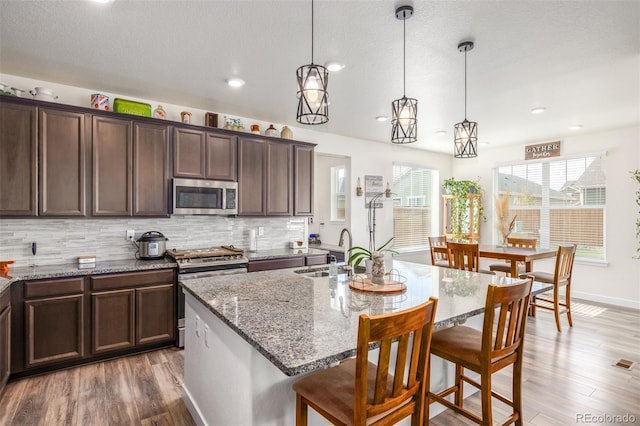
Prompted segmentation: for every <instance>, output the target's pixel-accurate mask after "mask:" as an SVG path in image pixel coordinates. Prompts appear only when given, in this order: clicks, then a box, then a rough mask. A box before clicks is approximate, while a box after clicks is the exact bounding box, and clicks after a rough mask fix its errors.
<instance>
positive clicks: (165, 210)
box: [133, 122, 169, 217]
mask: <svg viewBox="0 0 640 426" xmlns="http://www.w3.org/2000/svg"><path fill="white" fill-rule="evenodd" d="M167 132H168V130H167V127H166V126H159V125H155V124H149V123H137V122H134V123H133V215H134V216H159V217H169V202H168V198H169V176H168V165H169V139H168V133H167Z"/></svg>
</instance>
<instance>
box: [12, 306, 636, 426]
mask: <svg viewBox="0 0 640 426" xmlns="http://www.w3.org/2000/svg"><path fill="white" fill-rule="evenodd" d="M573 317H574V318H573V320H574V327H573V328H571V329H570V328H569V327H568V325H567V323H566V318H563V323H562V325H563V332H562V333H557V332H556V327H555V322H554V320H553V316H552V314H551V313H548V312H544V311H539V312H538V314H537V316H536V317H535V318H530V319H529V320H528V324H527V337H526V341H525V361H524V371H523V376H524V377H523V380H524V382H523V389H522V391H523V397H524V423H525V424H526V425H534V426H547V425H567V424H580V423H601V424H614V423H616V422H615V421H614V420H615V418H613V417H609V418H608V419H607V418H605V419H600V421H599V422H598V421H593V419H594V417H592V418H591V419H592V421H591V422H589V421H587V416H603V415H608V416H617V415H619V416H624V415H628V416H634V418H635V422H634V421H631V422H627V423H640V367H638V365H636V366H634V368H632V369H631V370H625V369H622V368H620V367H616V366H614V365H613V364H614V362H615V361H617V360H618V359H620V358H624V359H628V360H631V361H634V362H636V363H640V312H639V311H634V310H625V309H621V308H616V307H610V306H596V305H594V304H592V303H589V304H587V303H580V302H578V301H575V302H574V314H573ZM182 371H183V352H182V351H180V350H178V349H174V348H170V349H163V350H159V351H154V352H149V353H146V354H140V355H134V356H131V357H127V358H120V359H116V360H112V361H105V362H100V363H96V364H91V365H86V366H81V367H76V368H71V369H68V370H63V371H58V372H55V373H51V374H47V375H43V376H36V377H30V378H26V379H21V380H16V381H13V382H10V383H9V384H8V385H7V388H6V389H5V391H4V393H3V394H2V397H1V398H0V425H47V426H50V425H82V426H84V425H193V424H194V422H193V420H192V418H191V416H190V415H189V413H188V411H187V409H186V407H185V405H184V403H183V402H182V399H181V388H180V386H181V384H182ZM510 380H511V369H510V368H506V369H505V370H504V371H501V372H498V373H496V374H494V376H493V384H494V389H495V390H497V391H499V392H501V393H503V394H506V395H510V394H511V390H510ZM466 402H467V406H468V407H469V408H471V409H475V410H477V411H479V409H480V408H479V407H480V406H479V398H477V397H476V396H471V397H469V398H468V399H467V400H466ZM494 413H495V420H496V422H497V421H500V420H501V419H502V418H504V417H506V415H507V407H506V406H504V405H503V404H501V403H500V402H498V401H496V400H494ZM580 416H582V417H580ZM581 419H582V420H583V421H581ZM602 420H605V421H602ZM618 423H621V422H618ZM430 424H431V425H436V426H458V425H472V424H474V423H472V422H470V421H468V420H467V419H465V418H464V417H461V416H458V415H456V414H455V413H453V412H451V411H450V410H448V411H445V412H443V413H442V414H440V415H438V416H437V417H435V418H434V419H431V422H430ZM229 426H245V425H229ZM246 426H248V425H246Z"/></svg>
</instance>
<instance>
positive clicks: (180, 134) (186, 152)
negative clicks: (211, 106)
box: [173, 128, 206, 178]
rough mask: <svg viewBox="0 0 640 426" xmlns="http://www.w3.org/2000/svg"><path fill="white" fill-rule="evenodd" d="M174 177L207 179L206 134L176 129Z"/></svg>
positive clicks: (174, 137) (174, 133) (174, 132)
mask: <svg viewBox="0 0 640 426" xmlns="http://www.w3.org/2000/svg"><path fill="white" fill-rule="evenodd" d="M173 176H175V177H184V178H205V177H206V175H205V133H204V132H201V131H198V130H191V129H181V128H175V129H174V131H173Z"/></svg>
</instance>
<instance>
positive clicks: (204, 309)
mask: <svg viewBox="0 0 640 426" xmlns="http://www.w3.org/2000/svg"><path fill="white" fill-rule="evenodd" d="M393 267H394V269H396V270H397V271H398V273H399V274H400V275H401V276H402V277H403V279H406V286H407V289H406V291H405V292H403V293H401V294H390V295H377V294H371V293H362V292H358V291H355V290H351V289H350V288H349V281H347V280H346V277H345V276H339V278H338V279H337V280H335V279H329V278H328V277H320V278H310V277H308V276H305V275H304V274H298V273H296V272H294V270H292V269H288V270H276V271H264V272H256V273H249V274H239V275H230V276H221V277H211V278H202V279H194V280H189V281H188V282H184V283H182V286H183V288H184V290H185V293H186V341H185V357H184V360H185V369H184V384H183V399H184V401H185V403H186V405H187V407H188V408H189V411H190V412H191V414H192V416H193V417H194V419H196V422H198V423H200V424H211V425H292V424H295V393H294V392H293V390H292V389H291V384H292V383H293V382H294V381H295V380H296V378H297V377H295V376H298V375H300V374H306V373H309V372H311V371H314V370H317V369H321V368H326V367H328V366H331V365H334V364H335V363H337V362H339V361H341V360H344V359H346V358H348V357H351V356H354V355H355V348H356V341H357V330H358V316H359V315H360V314H361V313H367V314H368V315H378V314H383V313H388V312H395V311H398V310H402V309H407V308H409V307H412V306H415V305H417V304H419V303H422V302H423V301H425V300H427V299H428V298H429V297H430V296H435V297H438V299H439V302H438V311H437V314H436V327H442V326H446V325H449V324H453V323H455V322H463V321H465V320H467V319H468V318H470V317H473V316H476V315H478V314H480V313H481V312H482V311H483V309H484V301H485V295H486V289H487V286H488V285H489V284H490V283H491V282H500V283H511V282H514V280H512V279H509V278H503V277H498V276H493V275H486V274H478V273H473V272H466V271H459V270H454V269H448V268H439V267H434V266H430V265H422V264H415V263H408V262H399V261H394V265H393ZM298 269H299V268H298ZM536 285H537V284H536ZM537 290H539V288H538V289H537ZM434 361H435V360H434ZM438 361H442V360H438ZM446 371H447V370H446V369H445V368H444V362H439V363H435V364H432V371H431V376H432V377H431V386H432V388H441V387H443V386H444V383H446V382H445V380H446V381H448V380H451V379H450V377H447V376H448V375H449V374H446ZM309 414H310V415H309V424H310V425H313V424H326V422H324V421H322V419H320V418H319V417H318V416H316V413H315V412H313V411H312V410H310V413H309Z"/></svg>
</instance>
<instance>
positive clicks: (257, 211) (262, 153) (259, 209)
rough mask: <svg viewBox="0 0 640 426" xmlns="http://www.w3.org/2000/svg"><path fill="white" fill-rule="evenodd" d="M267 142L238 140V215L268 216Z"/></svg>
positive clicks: (255, 139) (248, 139)
mask: <svg viewBox="0 0 640 426" xmlns="http://www.w3.org/2000/svg"><path fill="white" fill-rule="evenodd" d="M266 145H267V144H266V141H265V140H264V139H258V138H244V137H241V138H239V140H238V215H239V216H264V215H265V214H266V179H265V173H266V152H267V148H266Z"/></svg>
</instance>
